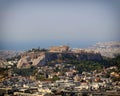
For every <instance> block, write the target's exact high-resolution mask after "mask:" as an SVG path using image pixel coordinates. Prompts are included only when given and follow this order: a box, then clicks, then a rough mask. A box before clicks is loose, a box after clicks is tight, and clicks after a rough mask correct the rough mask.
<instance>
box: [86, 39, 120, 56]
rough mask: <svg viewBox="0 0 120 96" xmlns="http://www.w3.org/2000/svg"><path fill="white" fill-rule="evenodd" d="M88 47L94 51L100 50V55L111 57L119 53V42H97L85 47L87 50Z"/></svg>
mask: <svg viewBox="0 0 120 96" xmlns="http://www.w3.org/2000/svg"><path fill="white" fill-rule="evenodd" d="M88 49H89V50H93V51H95V52H100V53H101V55H102V56H106V57H111V58H113V57H115V56H116V55H118V54H120V42H115V41H112V42H99V43H97V44H95V45H93V46H91V47H89V48H87V50H88Z"/></svg>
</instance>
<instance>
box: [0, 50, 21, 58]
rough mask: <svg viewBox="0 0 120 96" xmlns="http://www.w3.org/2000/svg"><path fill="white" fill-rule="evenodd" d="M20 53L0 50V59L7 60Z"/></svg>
mask: <svg viewBox="0 0 120 96" xmlns="http://www.w3.org/2000/svg"><path fill="white" fill-rule="evenodd" d="M21 53H22V51H18V52H17V51H12V50H0V58H2V59H7V58H12V57H14V56H18V55H19V54H21Z"/></svg>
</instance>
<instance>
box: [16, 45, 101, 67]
mask: <svg viewBox="0 0 120 96" xmlns="http://www.w3.org/2000/svg"><path fill="white" fill-rule="evenodd" d="M66 59H75V60H95V61H101V60H102V56H101V54H100V53H95V52H94V51H88V50H83V49H71V48H70V47H69V46H66V45H63V46H52V47H50V48H49V49H48V50H46V51H35V49H34V50H31V51H30V52H25V53H23V54H21V59H20V60H19V62H18V64H17V68H29V67H31V66H39V65H44V64H47V63H48V62H49V61H57V63H60V62H61V61H63V60H66Z"/></svg>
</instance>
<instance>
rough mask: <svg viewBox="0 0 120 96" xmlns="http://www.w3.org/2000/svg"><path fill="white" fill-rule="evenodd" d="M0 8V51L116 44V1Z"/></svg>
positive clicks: (25, 3) (3, 5) (20, 3)
mask: <svg viewBox="0 0 120 96" xmlns="http://www.w3.org/2000/svg"><path fill="white" fill-rule="evenodd" d="M0 4H1V7H0V14H1V15H0V21H1V22H0V44H1V46H0V49H8V50H25V49H30V48H34V47H39V46H40V47H42V48H43V47H45V48H46V47H49V46H52V45H66V44H68V45H70V46H71V47H88V46H89V45H93V44H95V43H97V42H106V41H120V39H119V36H120V32H119V28H120V27H119V26H120V23H119V19H120V14H119V9H120V6H119V5H120V2H119V0H115V1H112V0H98V1H95V0H91V1H89V0H85V1H83V0H80V1H78V0H75V1H72V0H70V1H63V0H58V1H55V0H51V1H47V0H45V1H37V0H36V1H33V0H30V1H25V0H21V1H15V0H11V1H8V0H6V1H4V0H1V1H0Z"/></svg>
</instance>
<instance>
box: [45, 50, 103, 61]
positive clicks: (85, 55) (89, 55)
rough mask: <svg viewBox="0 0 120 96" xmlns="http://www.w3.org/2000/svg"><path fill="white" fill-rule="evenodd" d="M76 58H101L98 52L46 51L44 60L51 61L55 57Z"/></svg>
mask: <svg viewBox="0 0 120 96" xmlns="http://www.w3.org/2000/svg"><path fill="white" fill-rule="evenodd" d="M61 58H63V59H77V60H96V61H100V60H102V56H101V55H100V54H99V53H50V52H49V53H46V60H47V61H52V60H56V59H61Z"/></svg>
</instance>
